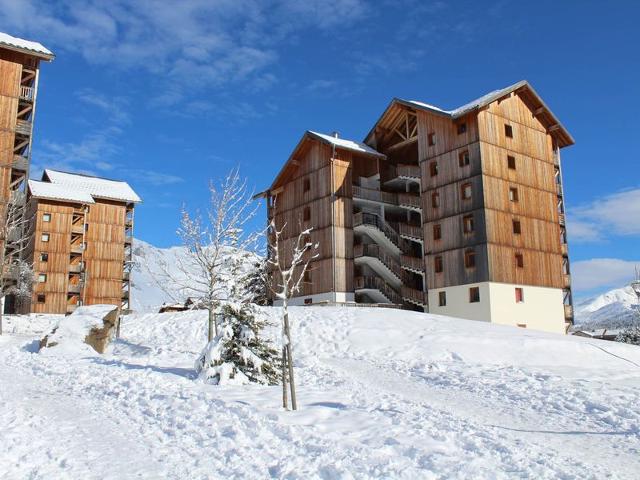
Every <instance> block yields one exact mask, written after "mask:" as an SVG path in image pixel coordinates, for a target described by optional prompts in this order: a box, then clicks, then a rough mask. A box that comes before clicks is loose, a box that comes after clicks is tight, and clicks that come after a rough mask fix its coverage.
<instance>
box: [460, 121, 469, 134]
mask: <svg viewBox="0 0 640 480" xmlns="http://www.w3.org/2000/svg"><path fill="white" fill-rule="evenodd" d="M466 131H467V124H466V123H459V124H458V135H462V134H463V133H465V132H466Z"/></svg>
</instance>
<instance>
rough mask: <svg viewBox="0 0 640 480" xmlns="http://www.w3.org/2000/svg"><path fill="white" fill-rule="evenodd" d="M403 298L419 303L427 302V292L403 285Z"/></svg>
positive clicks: (424, 303)
mask: <svg viewBox="0 0 640 480" xmlns="http://www.w3.org/2000/svg"><path fill="white" fill-rule="evenodd" d="M402 298H403V299H405V300H406V301H409V302H413V303H417V304H418V305H426V304H427V293H426V292H423V291H422V290H417V289H415V288H411V287H407V286H405V285H403V286H402Z"/></svg>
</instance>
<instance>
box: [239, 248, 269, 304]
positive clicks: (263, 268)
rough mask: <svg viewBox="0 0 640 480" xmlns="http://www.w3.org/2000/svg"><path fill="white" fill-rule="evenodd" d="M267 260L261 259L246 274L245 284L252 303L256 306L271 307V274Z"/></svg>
mask: <svg viewBox="0 0 640 480" xmlns="http://www.w3.org/2000/svg"><path fill="white" fill-rule="evenodd" d="M267 267H268V264H267V260H266V258H260V259H258V260H256V261H255V262H253V265H252V266H251V269H250V270H249V271H248V272H247V273H246V274H245V279H244V282H245V284H246V288H247V293H248V295H249V296H250V297H251V300H250V301H251V302H252V303H255V304H256V305H262V306H266V305H270V303H271V301H270V299H269V284H268V280H269V274H268V271H267Z"/></svg>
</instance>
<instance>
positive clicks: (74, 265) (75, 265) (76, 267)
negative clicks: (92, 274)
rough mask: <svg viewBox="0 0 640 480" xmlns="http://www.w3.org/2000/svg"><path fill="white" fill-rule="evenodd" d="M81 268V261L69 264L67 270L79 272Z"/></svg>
mask: <svg viewBox="0 0 640 480" xmlns="http://www.w3.org/2000/svg"><path fill="white" fill-rule="evenodd" d="M82 270H83V265H82V263H72V264H70V265H69V272H70V273H81V272H82Z"/></svg>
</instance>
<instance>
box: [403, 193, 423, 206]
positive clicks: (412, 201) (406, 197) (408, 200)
mask: <svg viewBox="0 0 640 480" xmlns="http://www.w3.org/2000/svg"><path fill="white" fill-rule="evenodd" d="M398 205H402V206H409V207H412V208H422V205H421V204H420V195H416V194H412V193H399V194H398Z"/></svg>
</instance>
